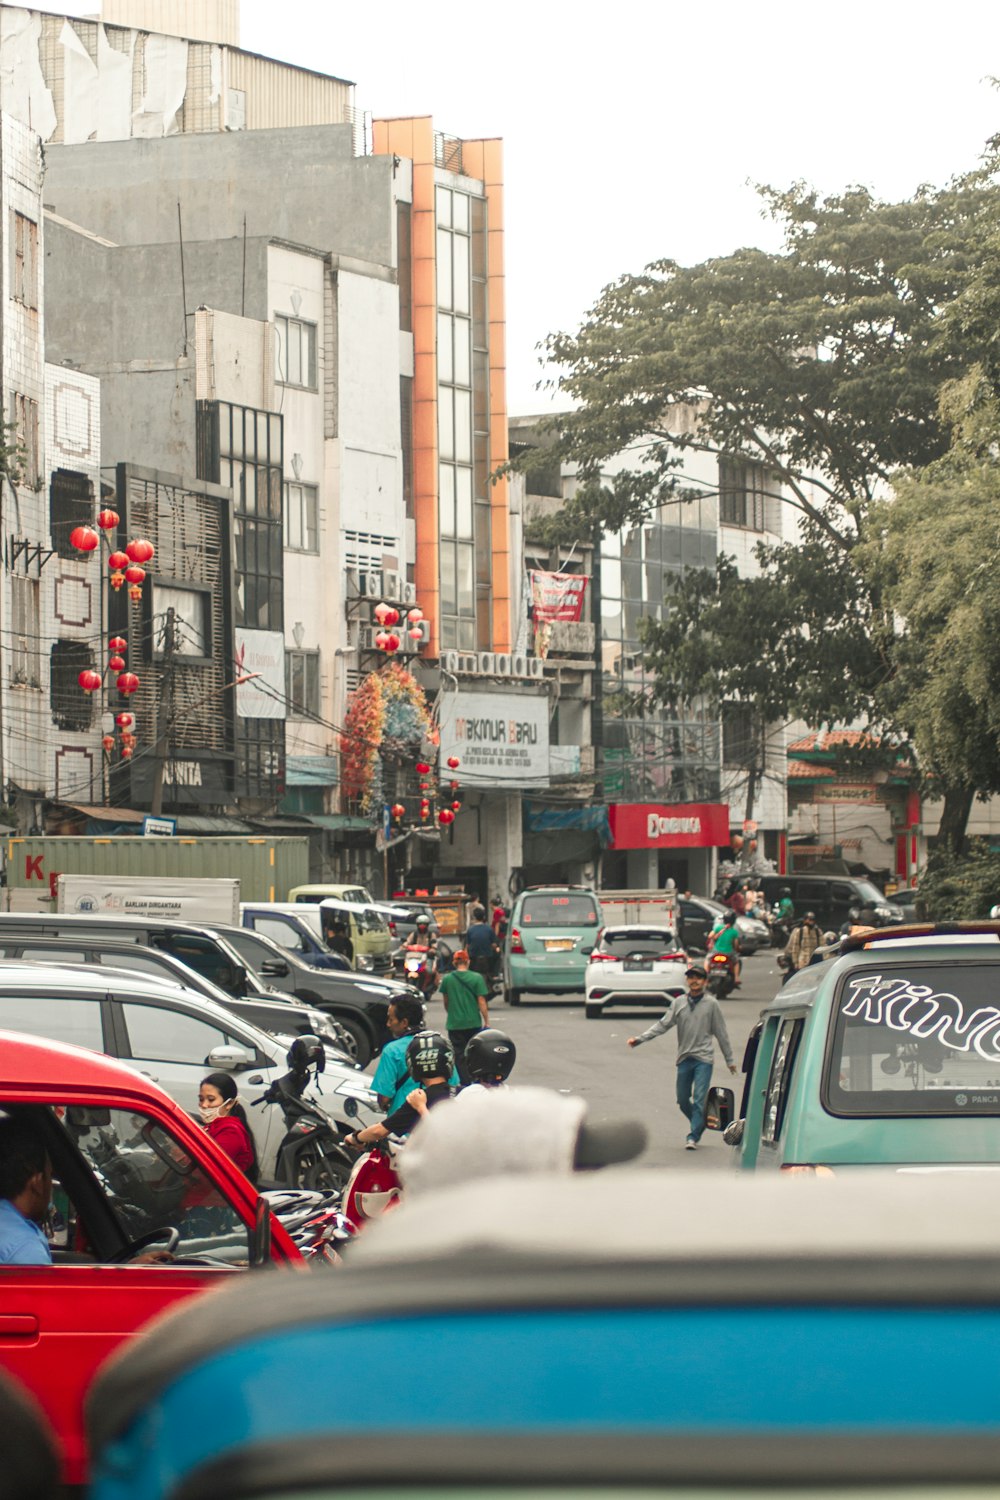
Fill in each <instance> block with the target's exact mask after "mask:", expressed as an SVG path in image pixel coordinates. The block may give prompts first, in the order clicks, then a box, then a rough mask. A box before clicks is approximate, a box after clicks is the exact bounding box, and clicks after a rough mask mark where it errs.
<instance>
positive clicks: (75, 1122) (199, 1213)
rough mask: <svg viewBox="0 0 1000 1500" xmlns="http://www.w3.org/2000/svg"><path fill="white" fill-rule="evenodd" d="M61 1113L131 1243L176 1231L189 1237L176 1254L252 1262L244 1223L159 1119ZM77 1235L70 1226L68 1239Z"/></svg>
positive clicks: (90, 1112) (124, 1113) (122, 1114)
mask: <svg viewBox="0 0 1000 1500" xmlns="http://www.w3.org/2000/svg"><path fill="white" fill-rule="evenodd" d="M57 1114H58V1115H59V1118H60V1119H61V1120H62V1122H63V1128H64V1129H65V1130H66V1132H67V1134H68V1135H69V1136H70V1137H71V1139H72V1140H74V1141H75V1143H76V1145H77V1146H78V1147H79V1149H80V1151H81V1152H82V1154H83V1156H84V1158H85V1159H86V1161H87V1162H88V1164H89V1165H90V1167H91V1168H92V1170H93V1172H94V1174H95V1176H96V1177H97V1179H98V1182H99V1183H100V1185H101V1186H102V1187H103V1189H104V1191H105V1194H106V1196H107V1198H108V1200H109V1204H110V1207H111V1208H112V1210H113V1212H114V1213H115V1215H116V1216H117V1218H118V1221H119V1223H120V1225H121V1228H122V1231H123V1233H124V1235H125V1237H126V1239H128V1240H130V1241H132V1240H138V1239H141V1238H142V1236H143V1235H146V1234H150V1233H152V1232H153V1231H155V1230H157V1229H162V1228H164V1227H165V1226H172V1227H173V1228H175V1229H178V1230H179V1231H180V1235H181V1239H180V1243H179V1245H178V1246H177V1249H176V1250H175V1251H174V1254H175V1256H179V1255H211V1256H212V1257H213V1258H216V1259H222V1260H225V1261H227V1262H230V1263H231V1264H233V1265H246V1264H247V1263H248V1261H249V1238H248V1233H247V1226H246V1225H245V1224H244V1222H243V1220H242V1218H241V1217H240V1215H239V1214H238V1213H237V1212H236V1210H235V1208H233V1206H232V1205H231V1204H230V1203H228V1202H227V1201H226V1199H225V1198H224V1197H223V1196H222V1194H221V1193H220V1192H219V1190H218V1189H217V1188H216V1186H215V1184H214V1183H213V1182H212V1181H211V1179H210V1178H209V1177H208V1175H207V1174H206V1173H205V1171H204V1170H203V1169H202V1168H201V1167H200V1166H199V1165H198V1163H197V1162H196V1161H194V1160H193V1159H192V1157H190V1156H189V1155H188V1154H187V1152H186V1151H185V1150H184V1148H183V1147H182V1146H181V1145H180V1144H179V1142H178V1141H177V1140H176V1139H175V1138H174V1137H173V1136H172V1135H171V1134H170V1133H169V1132H168V1131H167V1130H166V1129H165V1128H164V1126H163V1125H161V1124H160V1123H159V1122H158V1121H157V1120H153V1119H151V1118H150V1117H149V1116H147V1115H144V1114H138V1113H133V1112H132V1111H126V1110H119V1109H110V1110H89V1109H80V1108H77V1107H75V1106H70V1107H69V1108H68V1109H66V1110H62V1111H57ZM56 1201H57V1202H58V1198H57V1199H56ZM71 1235H72V1226H68V1227H67V1238H71Z"/></svg>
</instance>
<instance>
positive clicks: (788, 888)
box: [781, 885, 792, 896]
mask: <svg viewBox="0 0 1000 1500" xmlns="http://www.w3.org/2000/svg"><path fill="white" fill-rule="evenodd" d="M781 894H782V895H783V896H790V895H791V894H792V888H791V886H790V885H783V886H782V887H781Z"/></svg>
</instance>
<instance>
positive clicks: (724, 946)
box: [712, 911, 742, 987]
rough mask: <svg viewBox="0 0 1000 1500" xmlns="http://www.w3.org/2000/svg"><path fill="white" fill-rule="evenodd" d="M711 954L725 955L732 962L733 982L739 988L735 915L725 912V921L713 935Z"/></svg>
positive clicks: (737, 930) (737, 936)
mask: <svg viewBox="0 0 1000 1500" xmlns="http://www.w3.org/2000/svg"><path fill="white" fill-rule="evenodd" d="M712 952H713V953H725V954H726V955H727V957H728V958H730V959H731V960H732V965H733V976H734V981H735V983H736V985H737V987H739V983H740V975H741V973H742V965H741V963H740V934H739V928H738V927H737V926H736V913H735V912H734V911H728V912H726V916H725V920H724V921H723V923H722V926H721V927H720V928H719V931H718V932H717V933H716V934H715V940H714V942H713V943H712Z"/></svg>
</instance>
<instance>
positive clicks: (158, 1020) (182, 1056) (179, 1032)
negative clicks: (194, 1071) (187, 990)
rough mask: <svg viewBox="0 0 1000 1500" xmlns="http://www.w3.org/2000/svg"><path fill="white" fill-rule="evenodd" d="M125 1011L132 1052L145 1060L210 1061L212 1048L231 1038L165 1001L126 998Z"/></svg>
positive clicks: (196, 1062)
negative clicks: (209, 1056)
mask: <svg viewBox="0 0 1000 1500" xmlns="http://www.w3.org/2000/svg"><path fill="white" fill-rule="evenodd" d="M122 1015H123V1016H124V1018H125V1025H126V1028H127V1030H128V1043H129V1055H130V1056H131V1057H133V1058H141V1059H142V1061H143V1062H164V1063H191V1064H203V1063H204V1064H207V1062H208V1054H209V1053H210V1052H212V1051H214V1049H215V1048H216V1047H225V1046H227V1045H228V1044H229V1043H230V1041H231V1040H232V1039H231V1038H230V1037H228V1036H227V1035H226V1033H225V1032H224V1031H222V1030H220V1029H219V1027H217V1026H213V1025H211V1024H210V1023H209V1022H208V1021H202V1020H201V1019H199V1017H197V1016H189V1015H187V1014H186V1013H185V1012H184V1011H181V1010H171V1009H169V1008H168V1007H167V1006H164V1005H152V1004H149V1005H143V1004H140V1003H139V1002H137V1001H136V1002H133V1001H129V1000H123V1001H122ZM236 1045H237V1046H239V1045H241V1044H240V1043H239V1042H237V1043H236Z"/></svg>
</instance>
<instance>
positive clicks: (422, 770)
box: [417, 760, 430, 776]
mask: <svg viewBox="0 0 1000 1500" xmlns="http://www.w3.org/2000/svg"><path fill="white" fill-rule="evenodd" d="M429 770H430V766H429V765H428V764H427V762H426V761H425V760H418V761H417V775H418V776H426V775H427V773H428V771H429Z"/></svg>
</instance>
